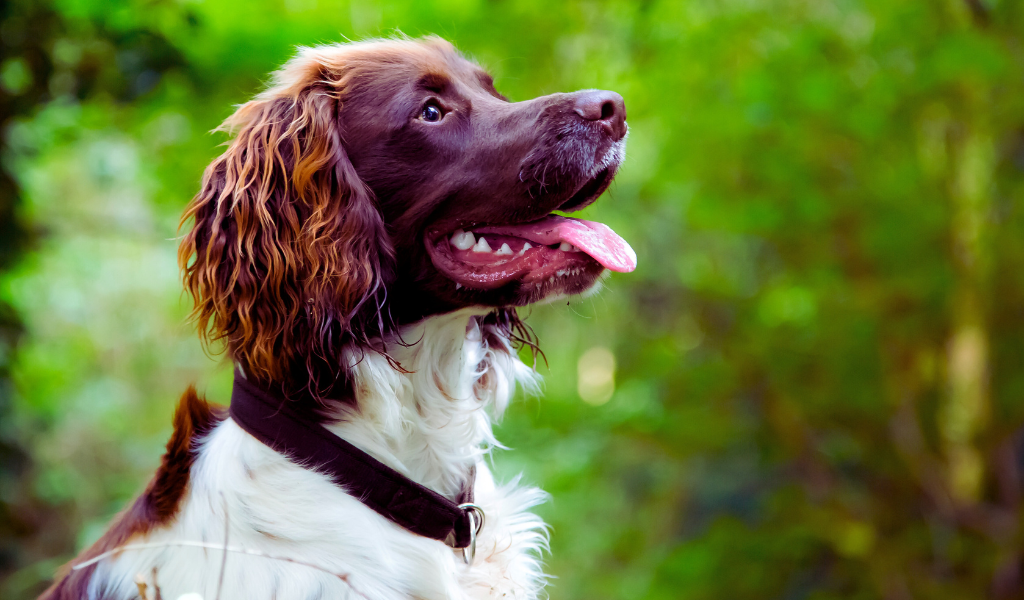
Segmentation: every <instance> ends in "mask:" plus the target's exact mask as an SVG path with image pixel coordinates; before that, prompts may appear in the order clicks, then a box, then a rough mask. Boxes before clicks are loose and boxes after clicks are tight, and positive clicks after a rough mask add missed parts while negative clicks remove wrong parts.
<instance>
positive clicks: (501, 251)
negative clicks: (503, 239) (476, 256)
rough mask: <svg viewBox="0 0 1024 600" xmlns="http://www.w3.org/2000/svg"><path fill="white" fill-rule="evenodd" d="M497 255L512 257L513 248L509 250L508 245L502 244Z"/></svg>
mask: <svg viewBox="0 0 1024 600" xmlns="http://www.w3.org/2000/svg"><path fill="white" fill-rule="evenodd" d="M495 254H507V255H509V256H511V255H512V248H509V247H508V244H502V245H501V248H498V251H497V252H495Z"/></svg>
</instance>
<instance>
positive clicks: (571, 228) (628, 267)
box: [478, 215, 636, 273]
mask: <svg viewBox="0 0 1024 600" xmlns="http://www.w3.org/2000/svg"><path fill="white" fill-rule="evenodd" d="M487 229H492V228H483V229H480V230H478V231H479V232H480V233H485V232H486V230H487ZM501 229H503V228H501V227H495V228H493V230H494V231H495V233H499V232H500V231H499V230H501ZM510 233H511V231H510ZM513 235H517V236H521V237H525V238H527V239H530V240H533V241H536V242H538V243H541V244H545V245H551V244H557V243H560V242H569V243H570V244H572V245H573V246H576V247H577V248H579V249H580V250H582V251H584V252H586V253H587V254H589V255H590V256H591V257H593V258H594V260H596V261H597V262H599V263H601V265H602V266H603V267H604V268H606V269H611V270H612V271H618V272H619V273H629V272H630V271H632V270H633V269H636V252H633V249H632V248H630V247H629V244H628V243H626V240H624V239H622V238H621V237H619V235H618V234H617V233H615V232H614V231H612V229H611V227H608V226H607V225H605V224H604V223H596V222H594V221H584V220H583V219H570V218H567V217H559V216H555V215H552V216H550V217H547V218H545V219H542V220H540V221H537V222H535V223H528V224H526V225H517V226H515V233H514V234H513Z"/></svg>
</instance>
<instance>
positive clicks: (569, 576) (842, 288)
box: [0, 0, 1024, 600]
mask: <svg viewBox="0 0 1024 600" xmlns="http://www.w3.org/2000/svg"><path fill="white" fill-rule="evenodd" d="M12 6H14V7H15V8H14V9H12V10H11V11H10V12H9V13H5V17H4V23H3V25H2V28H0V34H2V35H0V38H2V41H3V42H4V44H5V46H4V48H5V50H4V52H5V54H4V57H3V60H2V61H0V89H2V91H0V94H6V95H7V96H4V97H5V98H7V97H10V98H18V97H20V95H22V94H29V93H35V92H33V90H41V91H39V94H41V95H39V97H38V98H36V99H35V100H33V102H32V106H34V108H31V109H30V110H29V109H26V110H23V111H22V113H21V114H23V116H21V117H19V118H16V119H13V120H8V121H6V122H7V125H6V129H5V132H4V133H5V154H4V156H3V160H4V164H5V166H6V169H7V171H8V172H10V173H12V174H13V175H14V177H15V179H16V181H17V183H18V185H19V186H20V188H21V189H22V190H23V203H22V206H21V214H20V218H21V219H22V221H23V222H26V223H32V224H33V225H35V226H36V227H38V228H40V229H42V230H43V231H44V232H45V235H44V236H43V238H42V240H41V241H40V242H39V245H38V247H37V248H36V249H35V250H33V251H32V252H31V253H30V254H28V255H26V256H25V257H24V258H23V260H22V261H21V262H20V263H19V265H18V266H17V267H16V268H15V269H14V270H13V271H12V272H10V273H7V274H6V275H4V276H3V277H2V278H0V300H2V301H4V302H7V303H10V304H11V305H12V306H13V307H15V308H16V310H17V311H18V314H19V315H20V317H21V319H22V321H23V322H24V327H25V330H26V333H27V335H26V336H25V338H24V339H23V341H22V343H21V345H20V347H19V348H18V353H17V355H16V359H15V362H14V363H13V377H14V380H15V382H16V384H17V393H16V395H15V398H14V402H13V405H12V407H11V409H10V410H9V411H7V412H6V413H5V414H4V416H3V419H4V423H3V424H2V427H0V432H2V434H3V436H4V439H5V440H8V441H11V442H12V443H16V444H17V445H19V447H22V448H26V449H28V451H29V453H30V455H31V458H32V466H31V468H30V469H29V470H28V471H27V472H25V474H24V475H23V476H20V478H16V479H12V478H7V477H5V478H2V479H0V482H4V483H3V485H4V486H5V487H4V488H3V489H2V490H0V491H2V494H3V499H4V502H8V503H13V504H12V506H22V507H24V506H29V504H30V503H29V504H26V502H27V501H25V502H21V501H20V500H18V501H16V500H17V498H34V499H35V500H33V502H36V503H37V504H38V503H40V502H41V503H42V504H43V505H46V506H50V507H56V508H57V509H59V511H60V514H61V515H62V519H63V522H65V524H66V527H64V528H56V529H55V528H53V527H50V528H47V527H42V526H41V527H40V529H39V531H41V532H50V534H51V535H50V537H49V538H46V540H47V541H46V542H45V543H43V542H42V541H40V540H41V539H42V538H45V537H46V536H44V535H43V533H37V534H33V535H30V536H27V537H26V538H25V542H24V544H23V545H22V547H21V550H20V551H19V554H18V555H17V556H15V557H13V558H12V559H11V561H12V563H13V564H17V566H19V567H20V570H18V571H16V572H14V573H13V575H11V576H10V577H8V578H7V582H6V583H5V584H3V585H4V586H5V587H0V595H3V597H5V598H7V597H11V598H17V597H29V596H30V594H31V593H32V592H34V591H38V589H39V585H40V584H41V583H43V582H44V581H45V579H46V577H48V576H49V574H50V572H52V569H53V567H54V565H55V564H56V562H55V561H54V560H50V561H48V562H37V561H40V560H42V559H44V558H51V559H52V558H53V557H54V556H56V555H59V556H56V557H57V559H58V560H64V559H67V558H69V557H70V556H71V555H72V553H73V552H74V551H75V550H76V549H77V548H80V547H81V546H82V545H83V544H85V543H87V542H88V541H89V540H90V539H93V538H94V537H95V536H96V535H98V532H99V531H101V530H102V527H103V524H104V523H105V522H106V520H107V519H109V517H110V516H111V515H112V514H113V513H114V512H115V511H116V510H118V509H119V507H121V506H123V504H124V503H125V502H126V501H127V500H128V499H129V498H130V497H131V496H132V495H133V494H134V493H136V492H137V491H138V490H139V489H140V487H141V485H142V484H143V482H144V481H145V478H146V476H147V475H148V473H149V472H150V471H151V470H152V469H153V467H154V466H155V464H156V462H157V460H158V456H159V454H160V452H161V446H162V444H163V441H164V440H165V439H166V437H167V434H168V427H169V421H170V414H171V412H172V408H173V402H174V400H175V399H176V397H177V395H178V394H180V392H181V391H182V388H183V386H184V384H185V383H186V382H188V381H193V380H196V381H199V382H200V386H201V387H205V388H206V389H207V391H208V394H209V396H210V397H211V399H213V400H214V401H220V402H226V401H227V398H228V387H227V383H228V377H229V373H228V370H227V369H226V368H225V366H224V364H223V362H222V361H218V360H209V359H207V358H206V357H205V356H204V355H203V353H202V350H201V349H200V347H199V344H198V341H197V340H196V338H195V335H194V334H193V333H192V332H191V331H189V329H188V327H187V326H186V325H185V324H184V323H183V317H184V315H185V314H186V312H187V308H188V307H187V306H186V304H185V301H184V299H183V298H182V297H181V296H180V284H179V282H178V273H177V267H176V264H175V257H174V255H175V249H176V240H175V239H174V238H175V236H176V235H177V233H176V226H177V219H178V217H179V215H180V212H181V209H182V207H183V206H184V204H185V203H186V202H187V200H188V199H189V198H190V197H191V195H192V194H193V193H195V191H196V189H197V187H198V181H199V177H200V174H201V172H202V168H203V167H204V166H205V164H206V163H208V162H209V161H210V160H211V159H212V158H213V157H214V156H215V155H216V154H217V152H218V148H217V144H218V143H219V142H220V141H222V138H221V137H219V136H216V135H207V134H206V133H205V132H207V131H209V130H211V129H212V128H213V127H215V126H216V125H217V124H218V122H219V121H220V120H221V119H223V118H224V117H226V116H227V115H228V114H229V113H230V111H231V107H232V105H233V104H237V103H240V102H243V101H244V100H246V99H247V98H248V97H249V96H251V95H252V94H253V93H255V92H256V91H257V90H258V89H259V87H260V82H261V81H262V80H263V78H264V77H265V75H266V73H267V72H269V71H270V70H271V69H273V68H274V67H275V66H277V65H278V64H280V63H281V62H283V61H284V60H285V59H286V58H287V57H288V56H289V55H290V54H291V53H292V52H293V50H294V46H295V45H297V44H316V43H322V42H334V41H339V40H341V39H343V38H345V37H347V38H351V39H359V38H362V37H367V36H376V35H391V34H392V33H393V32H395V31H396V30H400V31H402V32H404V33H406V34H409V35H414V36H415V35H421V34H427V33H436V34H439V35H441V36H444V37H446V38H449V39H451V40H452V41H453V42H454V43H455V44H456V45H457V46H458V47H459V48H460V49H461V50H463V51H464V52H465V53H467V54H468V55H470V56H471V57H474V58H475V59H476V60H478V61H479V62H480V63H481V64H482V65H484V66H485V67H487V68H488V69H489V70H490V71H491V72H492V73H493V74H494V76H495V79H496V85H497V87H498V89H499V90H500V91H502V92H503V93H505V94H506V95H507V96H509V97H511V98H512V99H513V100H522V99H527V98H531V97H534V96H537V95H540V94H546V93H551V92H555V91H569V90H573V89H579V88H590V87H596V88H606V89H614V90H617V91H619V92H620V93H622V95H623V96H624V97H625V99H626V104H627V108H628V112H629V124H630V140H629V147H628V154H627V160H626V164H625V167H624V168H623V170H622V172H621V174H620V175H619V177H618V179H617V180H616V183H615V184H614V185H613V187H612V189H611V191H610V192H609V193H608V194H607V195H606V197H605V198H603V199H602V200H601V201H600V202H598V203H597V204H596V205H594V206H593V207H592V208H589V209H587V210H586V211H585V212H584V214H583V215H582V216H584V217H585V218H591V219H594V220H600V221H604V222H606V223H608V224H609V225H610V226H612V228H614V229H615V230H616V231H618V232H619V233H620V234H621V235H623V237H625V238H626V239H627V240H629V241H630V242H631V243H632V244H633V246H634V248H635V249H636V250H637V254H638V255H639V262H640V266H639V268H638V270H637V271H636V272H635V273H633V274H631V275H615V276H614V277H612V278H611V279H610V281H609V282H608V283H607V286H606V289H605V290H604V291H603V292H602V293H601V294H600V295H598V296H596V297H594V298H592V299H589V300H585V301H582V302H580V303H575V304H573V305H571V306H562V305H555V306H546V307H540V308H535V309H533V310H532V311H530V312H532V315H531V316H530V319H529V322H530V323H531V324H532V325H533V326H534V327H535V328H536V329H537V332H538V333H539V335H540V338H541V343H542V348H543V349H544V350H545V351H546V353H547V356H548V360H549V363H550V372H548V370H547V369H544V368H543V366H542V367H541V368H542V370H543V371H544V374H545V376H546V381H547V383H546V390H545V393H544V394H543V396H542V397H541V398H539V399H530V400H527V401H523V402H519V403H518V404H516V405H514V406H513V407H512V409H511V411H510V413H509V415H508V417H507V419H506V421H505V423H504V424H503V425H502V427H501V428H500V431H499V439H501V440H502V441H503V442H505V443H506V444H507V445H508V446H510V447H512V448H514V449H515V451H514V452H510V453H498V455H497V456H496V458H495V462H496V467H497V470H498V472H499V473H500V474H502V475H503V476H504V477H511V476H514V475H515V474H516V473H518V472H520V471H523V472H524V473H525V474H526V475H525V476H526V478H527V479H528V480H529V481H532V482H536V483H538V484H539V485H541V486H542V487H544V488H545V489H547V490H548V491H550V492H551V493H552V500H551V502H549V503H548V504H547V505H546V506H545V507H543V508H542V511H541V512H542V513H543V516H544V517H545V518H546V519H548V520H549V522H551V523H552V525H553V536H552V555H551V557H550V560H549V567H550V569H549V570H550V572H552V573H553V574H554V575H556V576H557V579H555V580H554V581H553V584H552V588H551V594H552V596H553V597H555V598H641V597H642V598H653V599H659V598H665V599H675V598H692V599H704V598H707V599H711V598H729V599H742V598H751V599H755V598H756V599H760V598H786V599H804V598H806V599H815V600H819V599H822V600H823V599H831V598H858V599H859V598H893V599H902V598H929V599H962V598H981V597H990V596H993V597H1006V598H1010V597H1020V596H1021V595H1022V594H1024V580H1022V579H1021V566H1022V565H1021V557H1022V552H1024V543H1022V531H1021V526H1020V522H1021V516H1022V513H1021V493H1022V491H1024V489H1022V484H1021V481H1022V463H1024V460H1022V448H1021V446H1022V437H1021V426H1022V424H1024V403H1022V402H1021V396H1022V392H1024V369H1022V366H1024V365H1022V364H1021V360H1020V357H1021V356H1024V319H1022V313H1021V308H1020V307H1021V306H1024V241H1022V240H1024V235H1022V234H1024V208H1022V204H1021V199H1022V193H1024V134H1022V133H1021V132H1022V131H1024V8H1022V7H1021V6H1020V5H1019V4H1018V3H1014V2H1008V1H1006V0H999V1H990V2H981V1H980V0H972V1H967V0H965V1H954V0H942V1H937V2H881V1H878V0H843V1H837V2H805V1H801V0H765V1H762V2H751V1H749V0H687V1H682V2H674V1H669V0H645V1H642V2H626V1H615V0H607V1H597V0H595V1H592V2H564V3H553V2H539V1H536V0H523V1H519V2H510V1H483V0H419V1H416V2H412V1H408V0H405V1H394V2H387V3H380V2H371V1H359V2H352V3H348V2H340V1H338V2H328V1H326V0H287V1H286V2H285V3H284V4H278V3H269V2H260V1H250V2H234V1H232V2H227V1H217V2H214V1H210V0H207V2H204V3H198V2H181V3H175V2H163V1H158V2H149V1H147V2H141V1H135V2H122V3H118V4H116V5H112V4H111V3H109V2H100V1H99V0H57V1H55V2H53V3H52V4H45V5H43V4H39V5H36V4H28V3H22V4H17V3H16V4H14V5H12ZM19 11H20V12H19ZM29 13H32V14H37V13H40V14H42V13H45V14H46V15H49V17H48V20H47V21H46V22H47V23H50V24H51V25H53V26H52V27H50V28H49V29H47V30H46V31H47V33H46V36H44V37H43V38H41V39H44V40H45V43H39V44H37V45H38V46H40V49H39V50H38V52H41V53H42V54H40V55H38V56H37V55H36V54H32V53H31V52H30V51H29V50H28V48H29V44H28V42H27V41H25V40H26V39H28V40H31V39H33V38H32V36H33V35H35V34H36V33H37V30H35V29H33V27H34V25H31V24H32V23H36V22H38V20H28V19H27V18H25V17H24V16H23V15H24V14H29ZM12 15H13V16H12ZM19 15H22V16H19ZM18 19H21V20H20V21H19V20H18ZM54 24H55V25H54ZM19 31H20V32H21V33H22V34H23V35H21V40H20V41H19V39H18V37H19V36H18V35H17V33H18V32H19ZM12 32H14V33H12ZM12 40H14V41H13V42H12ZM40 61H42V62H40ZM42 64H45V65H46V68H41V67H39V65H42ZM12 114H14V113H12ZM594 348H601V349H604V350H598V351H590V352H588V350H593V349H594ZM609 351H610V353H611V356H612V357H614V364H615V367H614V370H613V377H608V375H609V371H608V361H609V358H608V357H609ZM595 361H596V362H595ZM581 378H582V379H583V381H582V382H581V381H580V379H581ZM581 392H582V394H581ZM581 395H582V396H583V397H582V398H581ZM0 409H2V406H0ZM8 413H9V414H8ZM3 468H6V467H3ZM9 481H10V482H15V483H7V482H9ZM12 498H13V499H14V500H11V499H12ZM18 502H21V504H19V503H18ZM32 506H35V505H34V504H33V505H32ZM67 531H75V532H78V533H77V538H76V539H70V538H69V537H68V534H67V533H66V532H67ZM54 540H56V541H54Z"/></svg>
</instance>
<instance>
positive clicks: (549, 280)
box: [548, 275, 555, 283]
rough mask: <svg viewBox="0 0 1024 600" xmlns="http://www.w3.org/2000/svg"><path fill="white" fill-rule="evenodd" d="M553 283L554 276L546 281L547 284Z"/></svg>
mask: <svg viewBox="0 0 1024 600" xmlns="http://www.w3.org/2000/svg"><path fill="white" fill-rule="evenodd" d="M554 282H555V276H554V275H552V276H551V278H550V279H548V283H554Z"/></svg>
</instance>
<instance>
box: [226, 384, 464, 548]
mask: <svg viewBox="0 0 1024 600" xmlns="http://www.w3.org/2000/svg"><path fill="white" fill-rule="evenodd" d="M230 415H231V418H232V419H233V420H234V421H235V423H238V426H239V427H241V428H242V429H244V430H245V431H246V432H248V433H249V434H251V435H252V436H253V437H255V438H256V439H258V440H259V441H261V442H263V443H264V444H266V445H267V446H269V447H270V448H273V449H274V450H276V451H277V452H279V453H281V454H283V455H284V456H286V457H287V458H288V459H289V460H291V461H292V462H294V463H295V464H297V465H300V466H302V467H304V468H307V469H315V470H316V471H318V472H320V473H324V474H326V475H327V476H328V477H330V478H331V480H332V481H333V482H334V483H335V484H336V485H338V486H339V487H341V488H343V489H344V490H345V492H346V493H348V494H349V495H351V496H353V497H354V498H357V499H358V500H359V501H361V502H362V503H363V504H365V505H366V506H369V507H370V508H372V509H373V510H375V511H377V512H378V513H380V514H381V515H383V516H385V517H387V518H388V519H390V520H391V521H392V522H394V523H397V524H398V525H401V526H402V527H404V528H406V529H408V530H409V531H411V532H413V533H415V534H418V535H422V536H425V537H428V538H432V539H435V540H438V541H442V542H445V543H446V544H448V545H449V546H451V547H452V548H467V547H469V546H470V544H471V542H472V540H473V538H475V533H476V531H475V530H476V529H478V528H479V525H480V524H481V523H480V522H479V521H477V520H476V516H475V515H474V514H473V511H472V509H471V508H468V507H466V506H465V505H466V504H469V503H472V502H473V481H474V479H475V478H476V468H475V467H474V468H473V469H471V470H470V474H469V478H468V480H467V482H466V486H465V487H464V488H463V491H462V493H461V495H460V497H459V502H453V501H451V500H449V499H448V498H445V497H444V496H442V495H441V494H439V493H437V492H435V491H434V490H431V489H429V488H427V487H425V486H422V485H420V484H418V483H416V482H415V481H412V480H411V479H409V478H408V477H405V476H404V475H402V474H401V473H399V472H398V471H395V470H394V469H392V468H391V467H388V466H387V465H385V464H384V463H382V462H380V461H379V460H377V459H375V458H373V457H372V456H370V455H369V454H367V453H366V452H363V451H362V450H360V449H359V448H356V447H355V446H353V445H352V444H350V443H348V442H346V441H345V440H343V439H341V438H339V437H338V436H336V435H334V434H332V433H330V432H329V431H327V430H326V429H324V427H323V426H322V425H320V424H319V423H317V422H315V421H312V420H310V419H308V418H306V417H303V416H301V415H300V414H299V413H298V412H296V411H295V410H294V409H293V408H292V406H291V403H290V402H289V401H288V400H286V399H285V398H284V397H283V396H277V395H274V394H271V393H270V392H269V391H267V390H266V389H264V388H262V387H259V386H257V385H255V384H253V383H252V382H250V381H248V380H247V379H245V377H244V376H243V375H242V374H241V373H240V372H239V371H237V370H236V371H235V384H234V388H233V389H232V392H231V408H230ZM460 505H461V506H460Z"/></svg>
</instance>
